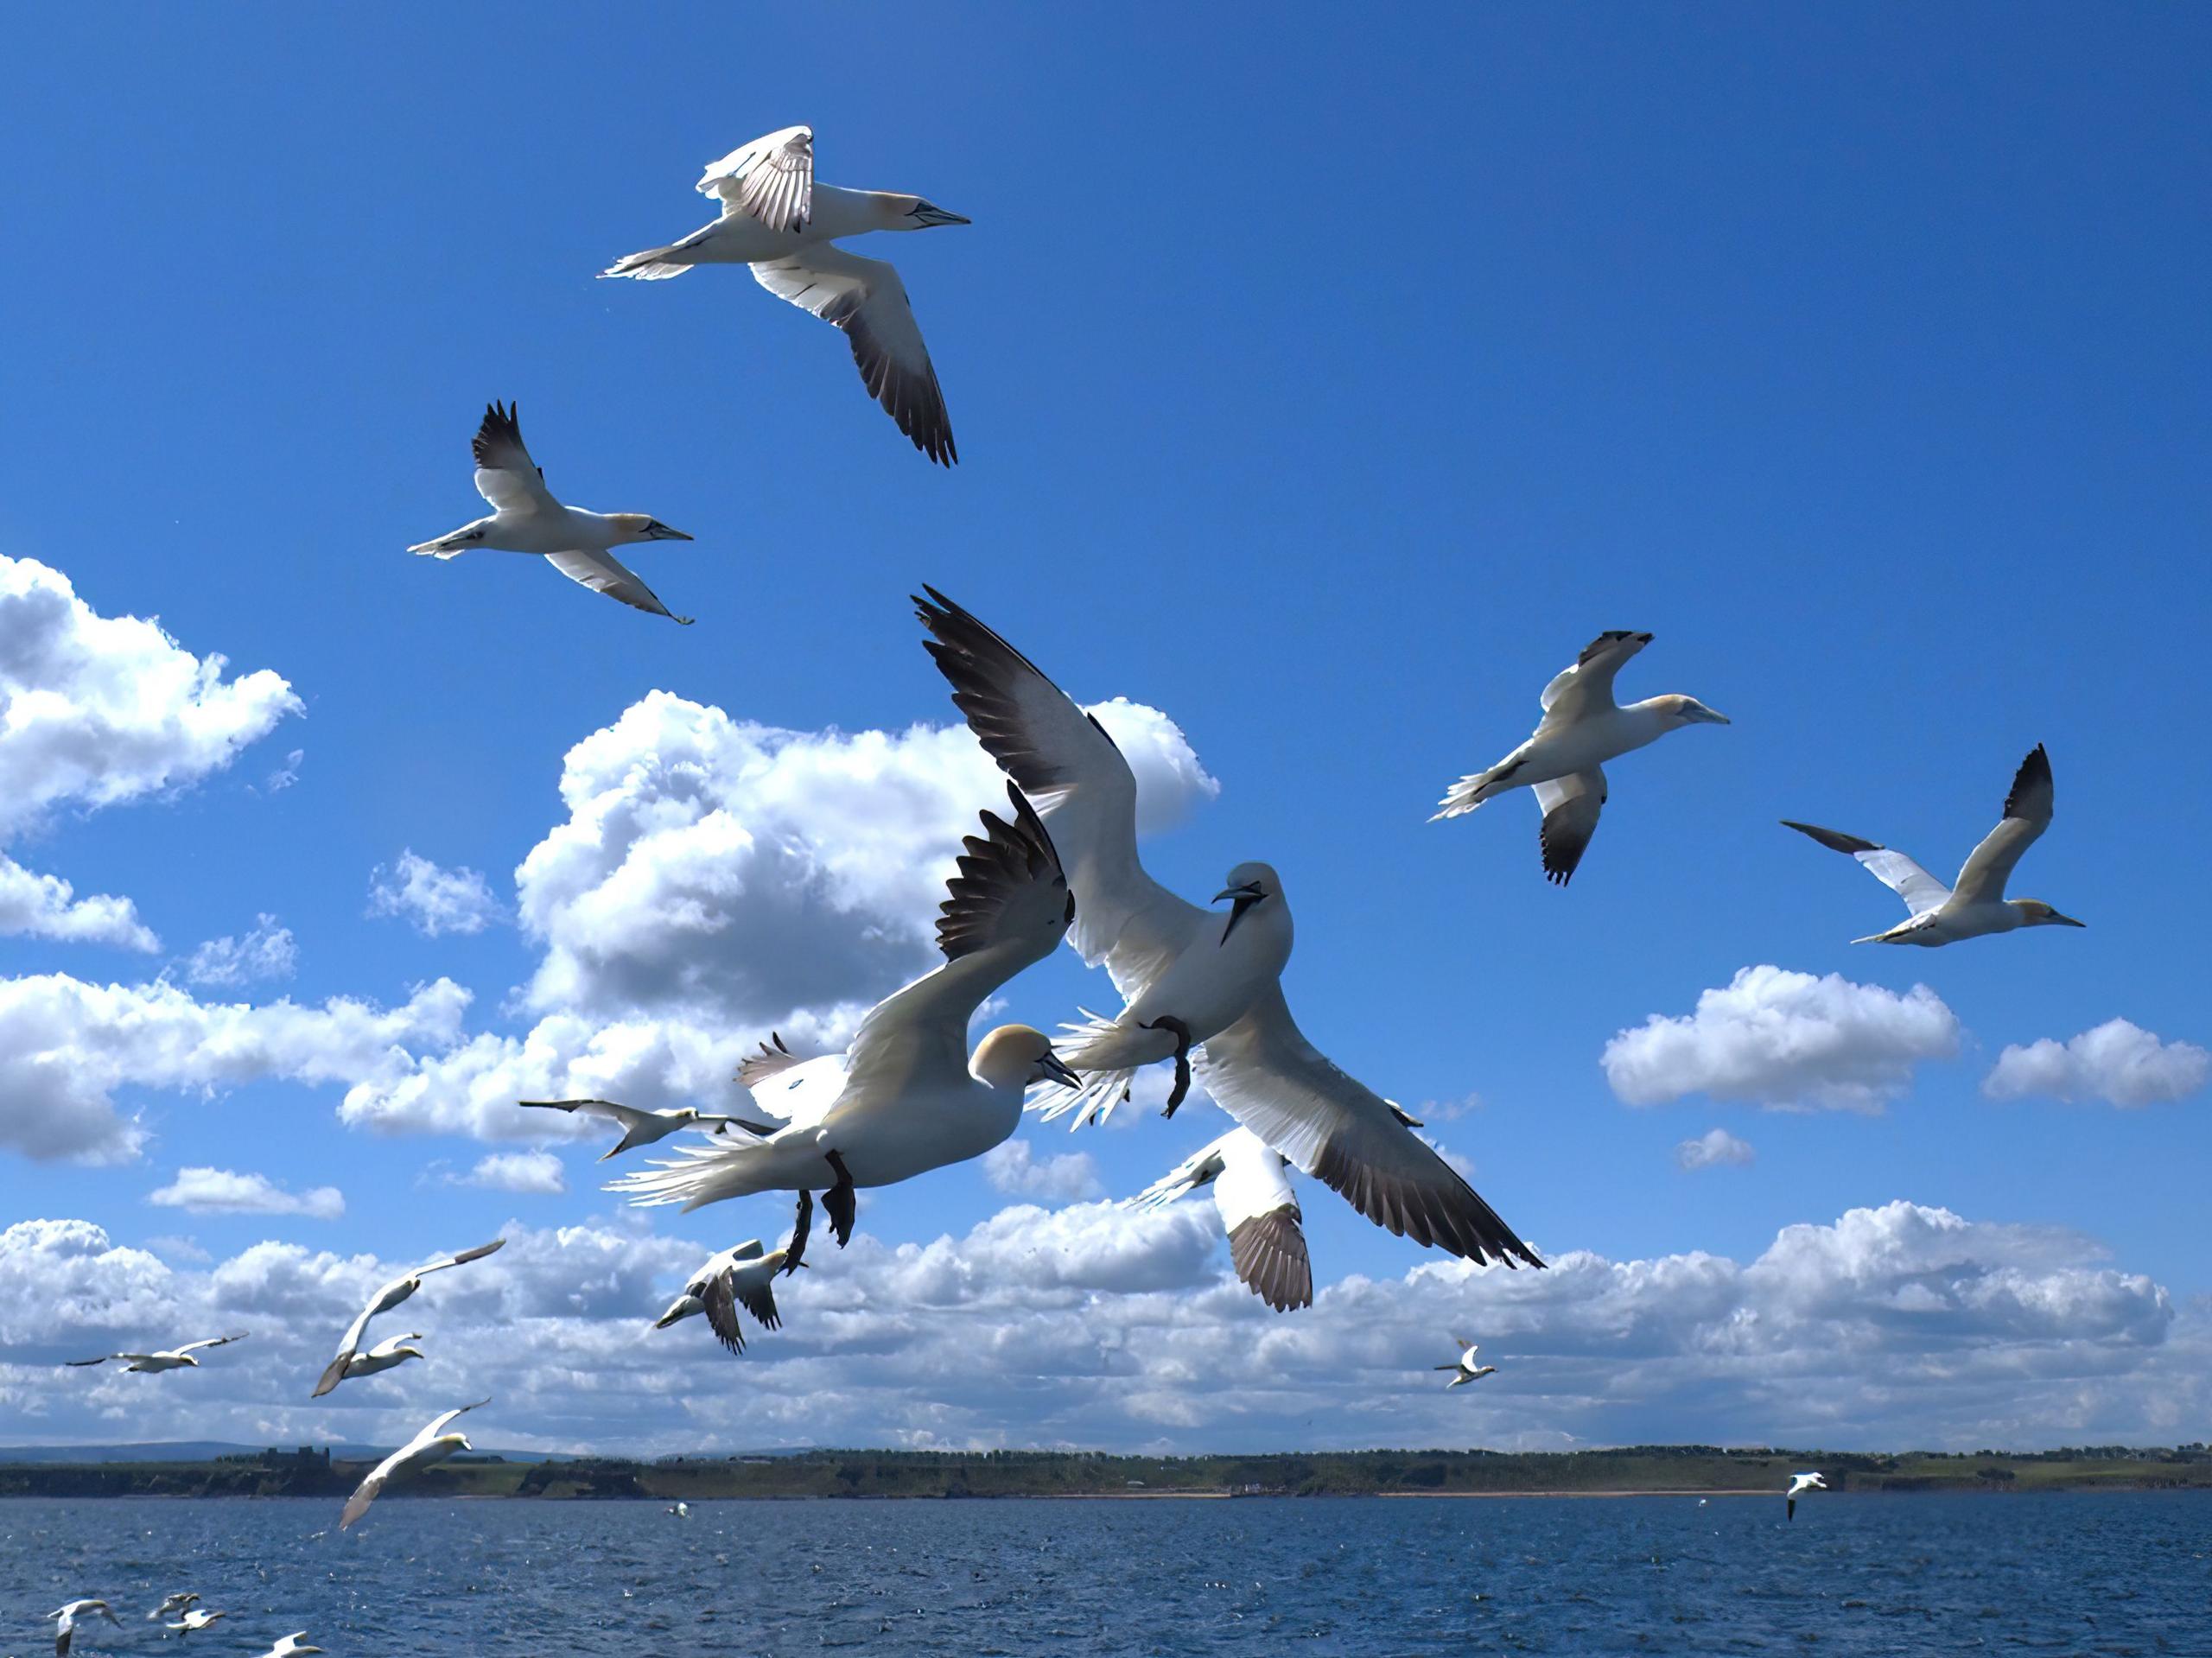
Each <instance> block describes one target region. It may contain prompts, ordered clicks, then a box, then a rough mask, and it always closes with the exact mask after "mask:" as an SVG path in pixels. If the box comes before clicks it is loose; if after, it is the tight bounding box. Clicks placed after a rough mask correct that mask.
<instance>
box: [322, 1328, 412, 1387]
mask: <svg viewBox="0 0 2212 1658" xmlns="http://www.w3.org/2000/svg"><path fill="white" fill-rule="evenodd" d="M422 1339H423V1337H422V1335H421V1333H420V1332H419V1331H417V1332H414V1333H410V1334H409V1335H405V1336H387V1337H385V1338H384V1339H383V1340H382V1341H380V1342H378V1344H376V1345H375V1346H374V1347H372V1348H371V1349H369V1350H368V1351H367V1352H365V1353H356V1354H354V1355H353V1357H352V1358H350V1359H348V1360H346V1374H345V1375H343V1376H342V1377H340V1380H341V1381H345V1382H351V1381H352V1380H353V1378H354V1377H356V1376H372V1375H382V1374H383V1373H384V1372H385V1371H386V1370H396V1369H398V1368H399V1367H400V1366H401V1365H403V1364H404V1363H407V1361H408V1360H410V1359H419V1358H423V1357H425V1356H426V1355H425V1354H424V1353H423V1350H422V1349H421V1348H419V1347H410V1346H408V1345H407V1344H408V1343H409V1342H419V1341H421V1340H422Z"/></svg>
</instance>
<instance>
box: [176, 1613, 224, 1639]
mask: <svg viewBox="0 0 2212 1658" xmlns="http://www.w3.org/2000/svg"><path fill="white" fill-rule="evenodd" d="M222 1616H223V1614H222V1613H220V1612H203V1611H201V1610H199V1609H198V1608H197V1607H195V1608H194V1609H193V1610H191V1611H188V1612H187V1613H186V1614H185V1615H184V1616H183V1617H181V1618H180V1619H179V1620H178V1621H177V1622H175V1623H171V1624H169V1625H168V1628H169V1629H174V1630H175V1631H176V1632H177V1633H178V1634H179V1635H193V1634H196V1633H197V1632H198V1631H200V1630H201V1629H206V1628H207V1626H208V1625H209V1624H210V1623H213V1622H214V1621H215V1620H216V1619H217V1618H219V1617H222Z"/></svg>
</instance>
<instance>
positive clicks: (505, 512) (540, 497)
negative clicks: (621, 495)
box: [407, 403, 691, 627]
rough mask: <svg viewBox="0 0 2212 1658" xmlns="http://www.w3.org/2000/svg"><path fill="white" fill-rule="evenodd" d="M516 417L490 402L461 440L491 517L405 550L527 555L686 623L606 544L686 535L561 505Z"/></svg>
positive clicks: (631, 516) (644, 518) (630, 517)
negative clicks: (476, 550)
mask: <svg viewBox="0 0 2212 1658" xmlns="http://www.w3.org/2000/svg"><path fill="white" fill-rule="evenodd" d="M516 414H517V410H514V409H512V408H507V409H503V408H501V407H500V406H499V404H498V403H491V404H488V405H486V408H485V410H484V423H483V424H482V425H481V426H480V427H478V428H477V429H476V435H475V437H474V439H473V440H472V441H471V442H470V445H469V448H470V449H471V450H472V452H473V453H474V454H475V457H476V492H477V493H478V494H480V495H481V496H482V497H483V498H484V499H485V500H486V502H488V503H490V505H491V507H492V516H491V517H489V518H478V519H475V520H474V522H472V523H468V524H463V525H461V528H460V529H458V530H448V532H447V533H446V534H444V535H442V536H439V537H436V538H435V539H434V540H431V541H423V542H417V543H416V544H415V545H414V546H412V547H410V548H409V549H407V550H408V551H409V552H410V553H423V554H427V555H429V556H431V557H433V558H456V557H458V556H461V554H462V553H465V552H467V551H468V550H469V549H471V548H478V547H480V548H483V549H486V551H489V552H496V553H535V554H537V556H540V557H541V558H543V559H544V560H546V561H547V562H549V563H550V564H551V565H552V566H553V568H554V569H556V570H558V571H560V572H561V574H562V575H565V576H567V577H568V578H569V580H570V581H576V582H581V583H582V585H583V586H585V587H587V588H590V589H591V590H592V591H593V592H594V593H603V594H606V595H607V597H608V598H610V599H619V600H621V601H622V602H623V603H624V604H626V605H628V606H630V607H632V609H636V610H643V611H648V612H650V613H652V614H653V615H655V616H665V617H667V618H668V619H670V620H671V621H672V622H679V623H681V624H682V625H683V626H686V627H689V626H690V625H691V618H690V617H689V616H678V615H677V614H676V613H674V612H672V611H671V610H670V609H669V607H667V606H666V605H664V604H663V603H661V601H660V600H659V599H658V597H657V596H656V595H655V594H654V593H653V590H652V588H649V587H647V586H646V585H645V583H644V582H643V581H640V580H639V578H638V574H637V572H636V571H634V570H632V569H630V568H629V567H628V566H627V565H626V564H624V563H623V562H622V561H621V560H620V559H619V558H617V557H615V556H614V555H613V551H612V550H611V549H613V548H616V547H625V546H627V545H629V544H630V543H632V542H639V541H689V540H690V539H691V537H689V536H687V535H685V534H684V533H683V531H682V530H671V529H670V528H669V527H668V526H667V525H666V524H663V523H662V522H661V521H660V520H659V519H658V518H652V517H649V516H648V515H647V514H645V513H643V512H588V511H585V510H584V509H583V508H582V507H580V506H563V505H562V504H561V503H560V502H559V501H557V500H556V499H554V496H553V492H552V491H551V490H550V489H548V488H546V486H545V473H544V471H543V468H542V467H539V466H538V464H537V462H536V461H532V460H531V458H530V451H529V450H528V449H526V448H524V447H523V441H522V428H521V426H520V425H519V424H518V422H517V421H516V418H515V416H516Z"/></svg>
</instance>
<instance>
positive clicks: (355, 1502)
mask: <svg viewBox="0 0 2212 1658" xmlns="http://www.w3.org/2000/svg"><path fill="white" fill-rule="evenodd" d="M491 1402H492V1401H490V1400H488V1399H480V1400H478V1401H476V1403H475V1404H474V1405H463V1406H461V1407H460V1408H459V1409H458V1410H449V1411H448V1412H446V1413H444V1414H443V1415H442V1416H434V1417H432V1418H431V1419H430V1420H429V1422H428V1423H427V1424H425V1425H424V1426H423V1430H422V1432H419V1433H417V1434H416V1436H415V1437H414V1438H413V1439H410V1440H409V1441H408V1442H407V1443H406V1444H405V1445H402V1446H400V1447H399V1449H398V1450H397V1451H395V1452H392V1453H391V1455H390V1456H389V1457H386V1458H385V1459H384V1460H383V1461H382V1462H380V1463H378V1464H377V1465H376V1466H375V1467H374V1468H373V1469H372V1470H370V1471H369V1477H367V1478H366V1479H365V1480H363V1481H362V1482H361V1483H360V1484H359V1485H358V1486H356V1487H355V1488H354V1490H353V1496H349V1497H347V1498H346V1507H345V1509H344V1510H343V1511H342V1512H341V1513H340V1515H339V1516H338V1529H339V1530H340V1531H344V1530H345V1529H346V1528H347V1527H349V1526H351V1525H352V1524H353V1522H354V1521H357V1520H359V1518H360V1517H361V1516H362V1515H365V1514H366V1513H367V1512H368V1511H369V1504H370V1503H372V1502H375V1501H376V1500H377V1496H378V1494H379V1493H380V1492H382V1491H383V1490H384V1488H385V1486H387V1485H389V1484H390V1483H391V1481H392V1479H393V1477H395V1476H397V1475H400V1474H413V1473H418V1472H420V1471H422V1470H423V1469H425V1468H428V1467H429V1465H430V1464H432V1463H437V1462H443V1461H444V1460H445V1459H446V1458H448V1457H450V1456H452V1455H453V1454H454V1452H457V1451H474V1450H475V1449H476V1447H475V1446H474V1445H471V1444H469V1442H468V1436H467V1434H465V1433H448V1432H446V1429H447V1428H448V1426H450V1425H451V1424H452V1422H453V1420H454V1418H455V1417H458V1416H465V1415H467V1413H469V1412H470V1411H473V1410H474V1409H476V1408H477V1407H479V1406H483V1405H488V1404H490V1403H491ZM302 1633H305V1631H302Z"/></svg>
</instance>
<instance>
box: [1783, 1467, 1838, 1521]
mask: <svg viewBox="0 0 2212 1658" xmlns="http://www.w3.org/2000/svg"><path fill="white" fill-rule="evenodd" d="M1827 1489H1828V1483H1827V1481H1826V1480H1824V1479H1822V1478H1821V1477H1820V1476H1819V1475H1818V1474H1792V1475H1791V1476H1790V1477H1789V1490H1787V1491H1785V1492H1784V1493H1783V1496H1784V1497H1786V1498H1787V1499H1788V1501H1789V1509H1788V1510H1787V1511H1786V1512H1785V1513H1784V1514H1783V1518H1784V1519H1785V1520H1795V1519H1796V1517H1797V1497H1798V1494H1799V1493H1800V1492H1802V1491H1825V1490H1827Z"/></svg>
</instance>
